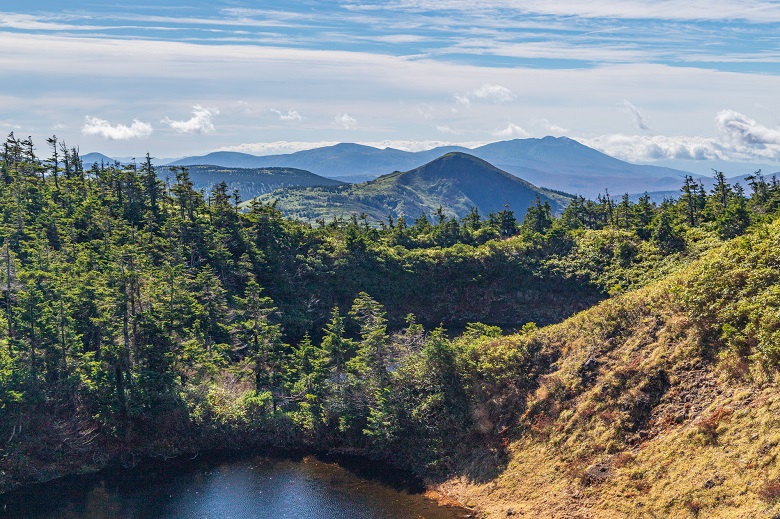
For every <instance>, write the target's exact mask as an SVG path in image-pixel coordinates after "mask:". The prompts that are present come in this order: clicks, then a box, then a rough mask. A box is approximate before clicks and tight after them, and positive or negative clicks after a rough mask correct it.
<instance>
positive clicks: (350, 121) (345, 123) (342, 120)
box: [331, 113, 358, 130]
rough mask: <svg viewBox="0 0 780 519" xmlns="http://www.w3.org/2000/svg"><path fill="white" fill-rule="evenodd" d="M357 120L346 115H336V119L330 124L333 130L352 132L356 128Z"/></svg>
mask: <svg viewBox="0 0 780 519" xmlns="http://www.w3.org/2000/svg"><path fill="white" fill-rule="evenodd" d="M357 124H358V122H357V119H355V118H354V117H351V116H350V115H349V114H347V113H343V114H338V115H337V116H336V117H334V118H333V122H332V123H331V126H333V127H334V128H342V129H344V130H352V129H354V128H356V127H357Z"/></svg>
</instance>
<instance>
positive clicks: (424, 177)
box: [259, 152, 569, 221]
mask: <svg viewBox="0 0 780 519" xmlns="http://www.w3.org/2000/svg"><path fill="white" fill-rule="evenodd" d="M537 196H538V197H539V198H540V199H541V200H542V201H543V202H548V203H549V204H550V205H551V207H552V209H553V211H556V212H558V211H562V210H563V209H564V208H565V207H566V205H567V204H568V200H569V199H568V198H567V197H566V196H564V195H562V194H560V193H554V192H551V191H549V190H546V189H540V188H538V187H536V186H534V185H532V184H530V183H528V182H526V181H525V180H522V179H520V178H517V177H516V176H514V175H510V174H509V173H507V172H505V171H502V170H500V169H498V168H496V167H495V166H493V165H492V164H489V163H488V162H486V161H484V160H482V159H480V158H477V157H474V156H472V155H468V154H466V153H461V152H451V153H447V154H445V155H443V156H441V157H439V158H437V159H434V160H433V161H431V162H429V163H427V164H425V165H423V166H420V167H417V168H415V169H412V170H410V171H406V172H398V171H396V172H394V173H391V174H389V175H384V176H382V177H379V178H377V179H375V180H372V181H369V182H364V183H360V184H346V185H342V186H337V187H312V188H286V189H281V190H277V191H274V192H272V193H269V194H266V195H263V196H261V197H260V198H259V200H261V201H263V202H267V203H271V202H274V201H275V202H276V207H277V208H278V209H280V210H281V211H282V212H284V213H285V214H286V215H288V216H293V217H296V218H300V219H304V220H310V221H313V220H316V219H318V218H324V219H326V220H331V219H333V218H334V217H337V216H338V217H344V218H346V217H349V216H350V215H352V214H360V213H365V214H367V215H368V216H369V217H370V218H372V219H374V220H385V219H386V218H387V215H393V216H394V217H396V218H397V217H399V216H401V215H404V216H405V217H406V218H407V219H415V218H417V217H418V216H420V214H422V213H425V214H426V215H431V214H433V213H435V212H436V210H437V209H438V208H439V207H442V209H443V210H444V212H445V213H446V214H447V215H448V216H457V217H459V218H462V217H464V216H466V214H468V212H469V211H470V210H471V208H472V207H476V208H477V209H478V210H479V212H480V214H481V215H482V216H483V217H484V216H486V215H488V214H489V213H491V212H493V213H494V212H498V211H501V210H503V209H504V208H506V207H509V208H510V209H511V210H513V211H514V212H515V214H516V215H517V217H518V218H520V219H522V217H523V216H524V214H525V211H526V209H527V208H528V207H529V206H530V205H531V204H532V203H534V201H535V200H536V197H537Z"/></svg>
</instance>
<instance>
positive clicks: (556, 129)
mask: <svg viewBox="0 0 780 519" xmlns="http://www.w3.org/2000/svg"><path fill="white" fill-rule="evenodd" d="M535 124H538V125H540V126H541V127H542V128H544V131H545V132H547V134H548V135H566V134H567V133H569V130H568V128H564V127H562V126H558V125H557V124H554V123H551V122H550V121H548V120H547V119H540V120H538V121H535Z"/></svg>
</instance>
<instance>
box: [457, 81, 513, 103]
mask: <svg viewBox="0 0 780 519" xmlns="http://www.w3.org/2000/svg"><path fill="white" fill-rule="evenodd" d="M454 97H455V103H456V104H458V105H462V106H465V107H466V108H469V107H470V106H471V102H472V101H473V100H475V99H481V100H486V101H493V102H494V103H496V104H501V103H506V102H508V101H512V100H514V99H516V98H517V96H516V95H515V94H514V93H513V92H512V91H511V90H509V89H508V88H506V87H504V86H501V85H491V84H489V83H485V84H484V85H482V86H481V87H479V88H477V89H476V90H472V91H471V92H468V93H466V94H455V96H454Z"/></svg>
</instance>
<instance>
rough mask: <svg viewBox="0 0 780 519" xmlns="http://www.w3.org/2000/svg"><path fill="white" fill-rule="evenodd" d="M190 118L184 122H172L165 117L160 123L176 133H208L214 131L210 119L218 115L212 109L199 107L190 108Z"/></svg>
mask: <svg viewBox="0 0 780 519" xmlns="http://www.w3.org/2000/svg"><path fill="white" fill-rule="evenodd" d="M192 109H193V110H192V117H190V118H189V119H187V120H186V121H174V120H172V119H170V118H169V117H165V118H164V119H163V120H162V121H161V122H163V123H165V124H167V125H168V126H170V127H171V129H173V130H175V131H176V132H177V133H210V132H213V131H214V130H215V128H214V123H212V122H211V118H212V117H214V116H215V115H218V114H219V110H216V109H214V108H203V107H202V106H200V105H195V106H193V107H192Z"/></svg>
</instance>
